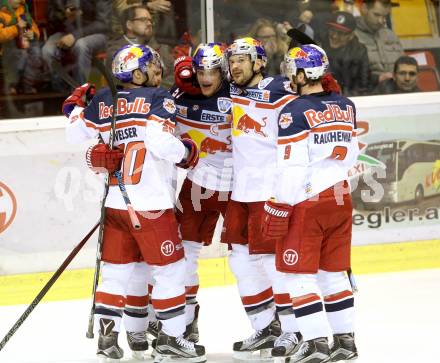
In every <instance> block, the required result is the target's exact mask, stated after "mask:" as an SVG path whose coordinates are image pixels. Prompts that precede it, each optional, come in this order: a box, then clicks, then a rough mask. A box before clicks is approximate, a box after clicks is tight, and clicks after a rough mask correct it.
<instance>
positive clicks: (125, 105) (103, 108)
mask: <svg viewBox="0 0 440 363" xmlns="http://www.w3.org/2000/svg"><path fill="white" fill-rule="evenodd" d="M149 112H150V104H149V103H147V102H145V99H144V98H143V97H136V99H135V100H134V102H128V101H127V100H126V99H125V98H119V99H118V107H117V111H116V115H118V116H122V115H126V114H130V113H141V114H145V115H146V114H148V113H149ZM112 114H113V105H111V106H107V105H106V104H105V103H104V102H99V118H100V119H104V118H108V117H111V115H112Z"/></svg>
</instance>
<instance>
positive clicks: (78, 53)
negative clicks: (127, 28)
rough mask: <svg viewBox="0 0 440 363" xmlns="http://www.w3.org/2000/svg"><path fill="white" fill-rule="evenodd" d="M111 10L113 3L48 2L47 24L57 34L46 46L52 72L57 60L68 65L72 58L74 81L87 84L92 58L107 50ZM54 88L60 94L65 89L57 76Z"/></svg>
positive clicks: (94, 0) (103, 0) (89, 0)
mask: <svg viewBox="0 0 440 363" xmlns="http://www.w3.org/2000/svg"><path fill="white" fill-rule="evenodd" d="M111 10H112V4H111V0H87V1H81V0H49V3H48V14H47V17H48V22H49V24H51V25H52V26H53V27H54V29H56V30H57V32H56V33H55V34H53V35H51V36H50V37H49V39H48V40H47V42H46V44H45V45H44V46H43V57H44V60H45V61H46V62H47V65H48V66H49V68H50V67H51V64H52V61H53V60H54V59H56V60H58V61H61V62H65V60H66V59H67V58H68V57H69V56H73V58H74V65H73V70H72V73H73V77H74V78H75V80H76V81H77V82H78V83H79V84H83V83H85V82H86V81H87V78H88V76H89V73H90V69H91V64H92V57H93V56H94V55H95V54H96V53H98V52H100V51H103V50H105V48H106V42H107V33H108V32H109V27H110V18H111ZM52 73H53V72H52ZM52 86H53V87H54V88H55V89H56V90H58V91H63V90H64V88H65V85H63V84H62V83H61V82H60V80H59V78H58V77H57V76H56V74H52Z"/></svg>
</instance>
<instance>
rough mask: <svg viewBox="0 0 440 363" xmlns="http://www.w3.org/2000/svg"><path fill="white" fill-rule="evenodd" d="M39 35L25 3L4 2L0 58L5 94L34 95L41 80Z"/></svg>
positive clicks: (0, 16) (17, 0) (18, 0)
mask: <svg viewBox="0 0 440 363" xmlns="http://www.w3.org/2000/svg"><path fill="white" fill-rule="evenodd" d="M39 37H40V32H39V30H38V27H37V24H36V23H35V21H34V20H33V19H32V17H31V15H30V13H29V10H28V8H27V5H26V2H25V0H9V1H3V4H2V5H1V8H0V54H1V55H2V57H1V59H2V62H3V70H4V87H5V90H4V92H5V93H6V94H12V95H14V94H17V93H36V92H37V90H36V88H35V86H36V85H37V83H38V82H39V81H41V79H42V73H43V61H42V58H41V50H40V47H39V43H38V39H39Z"/></svg>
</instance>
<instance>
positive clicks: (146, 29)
mask: <svg viewBox="0 0 440 363" xmlns="http://www.w3.org/2000/svg"><path fill="white" fill-rule="evenodd" d="M120 21H121V26H122V29H123V32H124V33H123V34H122V35H120V36H118V37H115V38H113V39H110V41H109V43H108V47H107V60H106V66H107V67H109V68H110V67H111V63H112V58H113V54H114V53H115V52H116V51H117V50H118V49H120V48H121V47H122V46H124V45H127V44H145V45H149V46H150V47H152V48H153V49H155V50H156V51H157V52H159V54H160V56H161V59H162V61H163V62H164V76H163V80H162V86H164V87H168V86H171V85H172V83H173V79H174V76H173V62H174V59H173V58H172V55H171V49H170V47H169V46H166V45H160V44H159V43H157V41H156V40H155V39H154V37H153V19H152V16H151V14H150V12H149V11H148V8H147V6H146V5H139V4H138V5H133V6H130V7H128V8H126V9H125V10H124V11H123V12H122V14H121V18H120Z"/></svg>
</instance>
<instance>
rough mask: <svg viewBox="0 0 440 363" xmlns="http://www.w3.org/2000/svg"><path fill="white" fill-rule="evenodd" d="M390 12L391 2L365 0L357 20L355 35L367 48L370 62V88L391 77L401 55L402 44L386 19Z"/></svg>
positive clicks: (388, 0)
mask: <svg viewBox="0 0 440 363" xmlns="http://www.w3.org/2000/svg"><path fill="white" fill-rule="evenodd" d="M390 11H391V0H365V1H364V3H363V4H362V7H361V14H362V16H361V17H359V18H357V28H356V31H355V32H356V35H357V37H358V38H359V41H360V42H361V43H363V44H365V46H366V47H367V51H368V59H369V61H370V71H371V79H370V86H371V88H374V87H375V86H377V84H378V83H379V82H382V81H384V80H386V79H390V78H392V77H393V73H392V71H393V67H394V63H395V62H396V60H397V58H399V57H400V56H401V55H403V48H402V44H401V43H400V40H399V38H398V37H397V36H396V35H395V34H394V32H393V31H392V30H391V29H388V28H387V27H386V19H387V16H388V15H389V14H390Z"/></svg>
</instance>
